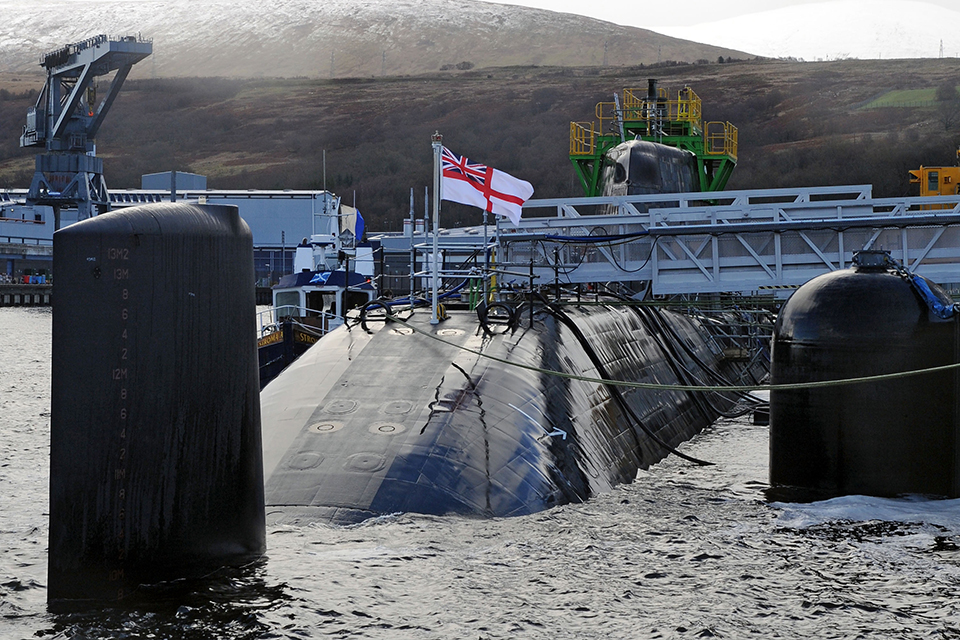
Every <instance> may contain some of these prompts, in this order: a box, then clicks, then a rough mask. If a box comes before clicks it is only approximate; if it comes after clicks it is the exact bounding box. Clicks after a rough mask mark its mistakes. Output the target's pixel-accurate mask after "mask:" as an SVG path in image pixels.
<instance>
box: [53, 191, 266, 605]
mask: <svg viewBox="0 0 960 640" xmlns="http://www.w3.org/2000/svg"><path fill="white" fill-rule="evenodd" d="M54 274H55V285H54V309H53V359H52V402H51V405H52V406H51V423H52V426H51V438H50V548H49V584H48V604H49V606H50V607H51V609H54V610H56V609H66V608H77V607H82V606H86V605H87V604H102V603H104V602H111V601H114V602H115V601H118V600H119V601H122V600H125V599H126V598H128V597H130V596H131V595H133V594H134V592H135V591H136V590H137V587H138V586H139V585H141V584H148V583H156V582H160V581H166V580H171V579H178V578H184V577H192V576H195V575H198V574H202V573H204V572H206V571H209V570H210V568H211V567H218V566H223V565H235V564H238V563H243V562H248V561H250V559H252V558H255V557H257V556H259V555H260V554H262V553H263V551H264V543H265V529H264V510H263V479H262V478H263V470H262V462H261V460H262V453H261V444H260V405H259V396H258V392H259V383H258V375H257V362H256V352H255V341H254V338H255V313H256V311H255V299H254V277H253V245H252V236H251V233H250V230H249V228H248V227H247V225H246V223H244V222H243V220H242V219H241V218H240V216H239V214H238V212H237V208H236V207H232V206H209V205H204V206H198V205H189V204H180V203H178V204H151V205H145V206H139V207H134V208H130V209H126V210H123V211H118V212H113V213H108V214H104V215H100V216H97V217H96V218H91V219H88V220H85V221H83V222H79V223H77V224H74V225H71V226H69V227H66V228H65V229H62V230H60V231H58V232H57V233H56V234H55V235H54Z"/></svg>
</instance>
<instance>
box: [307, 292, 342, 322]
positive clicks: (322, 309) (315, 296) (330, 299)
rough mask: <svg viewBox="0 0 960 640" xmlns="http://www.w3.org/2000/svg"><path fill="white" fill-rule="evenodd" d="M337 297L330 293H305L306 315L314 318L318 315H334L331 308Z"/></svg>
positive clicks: (333, 310)
mask: <svg viewBox="0 0 960 640" xmlns="http://www.w3.org/2000/svg"><path fill="white" fill-rule="evenodd" d="M336 299H337V296H335V295H334V294H332V293H323V292H321V291H310V292H309V293H307V315H308V316H316V315H319V314H320V313H335V309H334V308H333V305H334V302H335V301H336Z"/></svg>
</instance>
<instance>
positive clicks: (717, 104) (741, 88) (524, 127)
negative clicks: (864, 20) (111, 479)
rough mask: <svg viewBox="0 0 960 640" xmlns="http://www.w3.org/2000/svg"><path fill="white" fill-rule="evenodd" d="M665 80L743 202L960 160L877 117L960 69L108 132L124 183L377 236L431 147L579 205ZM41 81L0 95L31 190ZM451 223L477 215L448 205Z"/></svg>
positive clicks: (247, 104)
mask: <svg viewBox="0 0 960 640" xmlns="http://www.w3.org/2000/svg"><path fill="white" fill-rule="evenodd" d="M648 77H656V78H659V79H660V82H661V86H664V87H668V88H669V90H670V92H671V94H673V95H675V92H676V91H677V90H678V89H680V88H681V87H682V86H683V85H684V84H689V85H690V86H692V87H693V88H694V89H695V90H696V91H697V93H698V94H699V95H700V96H701V98H702V99H703V105H704V114H705V117H706V119H709V120H729V121H730V122H732V123H734V124H735V125H737V127H738V128H739V132H740V153H739V157H740V163H739V166H738V167H737V169H736V171H735V172H734V177H733V179H732V180H731V182H730V184H729V185H728V188H736V189H741V188H761V187H791V186H802V185H836V184H872V185H873V186H874V194H875V195H877V196H899V195H910V194H913V193H915V191H914V190H913V189H914V187H911V185H909V183H908V176H907V171H908V170H909V169H912V168H917V167H919V166H920V165H921V164H923V165H928V166H929V165H936V164H953V163H954V162H955V151H956V148H957V144H958V143H960V131H958V130H957V129H956V128H955V127H956V123H957V122H958V121H960V118H956V117H954V118H950V117H948V116H949V114H948V113H947V112H945V111H944V110H943V108H942V106H943V105H935V104H930V105H924V106H917V107H909V108H905V107H901V108H883V109H867V108H864V105H866V104H867V103H868V102H870V101H871V100H872V99H873V98H876V97H877V96H881V95H883V94H885V93H887V92H889V91H891V90H894V89H932V88H937V87H939V86H942V85H944V84H945V83H946V84H950V83H952V84H953V85H954V86H957V85H960V61H958V60H955V59H943V60H892V61H857V60H847V61H838V62H828V63H792V62H776V61H766V62H758V61H754V62H739V63H725V64H717V63H711V64H696V65H670V66H660V67H656V68H650V67H644V68H641V67H621V68H611V67H606V68H599V67H589V68H556V67H502V68H490V69H483V70H473V71H467V72H451V73H435V74H428V75H422V76H415V77H389V78H377V79H341V80H309V79H287V80H272V79H271V80H266V79H260V80H256V79H235V80H226V79H199V78H183V79H159V80H139V81H129V82H128V84H127V86H125V88H124V92H123V93H122V94H121V95H120V97H119V98H118V99H117V101H116V103H115V104H114V106H113V109H112V111H111V113H110V115H109V117H108V119H107V121H106V123H105V124H104V126H103V129H102V130H101V135H100V138H99V139H98V141H97V142H98V150H99V153H100V155H101V156H103V157H104V158H105V162H106V177H107V183H108V185H109V186H111V187H136V186H139V177H140V175H141V174H143V173H149V172H154V171H164V170H169V169H178V170H182V171H195V172H198V173H203V174H206V175H208V176H209V186H210V187H211V188H267V189H273V188H288V189H302V188H310V189H316V188H320V187H322V186H323V162H322V157H323V151H324V150H326V158H327V165H326V185H327V188H329V189H330V190H332V191H335V192H336V193H338V194H340V195H342V196H344V198H345V199H346V200H347V201H348V202H350V201H352V199H353V198H354V195H355V197H356V202H357V205H358V206H359V207H360V209H361V210H362V211H363V212H364V216H365V217H366V218H367V220H368V228H372V229H398V228H399V225H400V220H401V219H402V218H403V217H405V216H406V215H407V213H408V207H409V190H410V188H411V187H413V188H414V189H415V193H416V198H417V213H418V215H420V214H421V212H422V211H423V204H422V194H423V187H424V185H427V184H430V170H431V163H432V156H431V152H430V135H431V134H432V133H433V132H434V131H440V132H441V133H442V134H443V135H444V142H445V144H446V145H447V146H448V147H450V148H451V149H453V150H454V151H455V152H457V153H461V154H464V155H467V156H469V157H470V158H472V159H475V160H477V161H480V162H485V163H487V164H490V165H492V166H495V167H497V168H499V169H502V170H504V171H508V172H510V173H513V174H515V175H517V176H519V177H522V178H525V179H527V180H529V181H530V182H532V183H533V185H534V187H535V188H536V193H535V197H558V196H578V195H581V191H580V187H579V185H578V184H577V181H576V179H575V177H574V172H573V169H572V167H571V166H570V162H569V159H568V155H567V152H568V131H569V122H570V121H571V120H577V121H583V120H590V119H592V118H593V115H594V105H595V104H596V103H597V102H598V101H601V100H603V101H606V100H611V99H612V94H613V92H614V91H621V90H622V89H623V88H624V87H645V85H646V79H647V78H648ZM31 86H33V87H35V86H36V81H35V80H34V81H32V83H31V82H29V81H26V80H23V79H21V80H20V81H19V82H17V83H14V82H13V81H12V80H11V79H10V78H9V77H8V78H7V82H6V83H4V82H0V114H2V116H0V187H9V186H21V187H25V186H26V185H27V184H29V178H30V174H31V172H32V159H31V158H32V153H30V152H29V151H28V150H23V149H19V148H18V147H17V137H18V136H19V133H20V128H21V126H22V123H23V122H24V114H25V112H26V109H27V107H28V106H29V105H30V104H31V103H32V101H33V99H34V96H35V94H33V93H30V92H27V91H26V90H25V87H31ZM445 208H446V213H445V219H444V222H445V224H447V225H456V224H476V223H478V222H479V220H480V215H479V213H478V212H476V211H475V210H470V209H468V208H466V207H459V206H457V205H451V206H447V205H445Z"/></svg>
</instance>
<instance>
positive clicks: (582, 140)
mask: <svg viewBox="0 0 960 640" xmlns="http://www.w3.org/2000/svg"><path fill="white" fill-rule="evenodd" d="M596 134H597V130H596V129H595V128H594V124H593V123H592V122H571V123H570V155H571V156H592V155H593V153H594V150H595V149H596V146H595V145H596Z"/></svg>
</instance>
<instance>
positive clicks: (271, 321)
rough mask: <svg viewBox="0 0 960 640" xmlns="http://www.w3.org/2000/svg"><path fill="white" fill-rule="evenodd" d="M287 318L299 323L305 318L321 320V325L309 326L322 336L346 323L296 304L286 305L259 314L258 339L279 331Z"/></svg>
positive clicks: (333, 316)
mask: <svg viewBox="0 0 960 640" xmlns="http://www.w3.org/2000/svg"><path fill="white" fill-rule="evenodd" d="M286 318H290V319H291V320H293V321H294V322H299V321H300V320H302V319H304V318H311V319H313V320H314V321H316V320H319V321H320V323H321V324H320V325H314V324H312V323H311V324H309V325H308V326H309V327H310V328H311V329H312V330H314V331H319V332H320V333H321V335H326V334H327V333H330V332H331V331H333V330H334V329H336V328H337V327H339V326H340V325H342V324H343V322H344V320H343V318H341V317H340V316H337V315H334V314H332V313H327V312H325V311H319V310H317V309H311V308H309V307H303V306H299V305H295V304H284V305H280V306H277V307H273V306H271V307H270V308H269V309H264V310H263V311H258V312H257V332H258V336H257V337H258V338H262V337H263V336H265V335H267V334H268V333H273V332H274V331H278V330H279V329H280V323H281V322H283V321H284V319H286Z"/></svg>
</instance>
